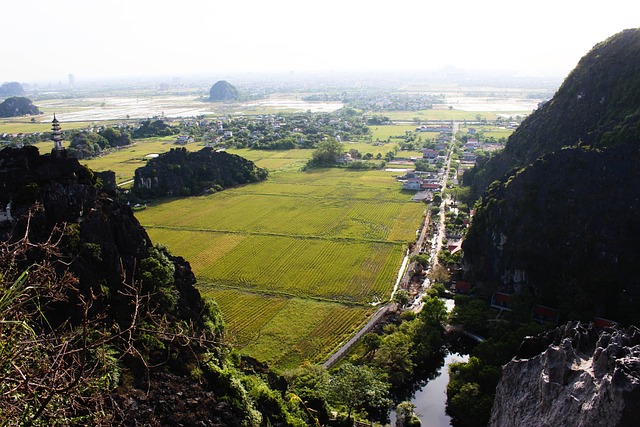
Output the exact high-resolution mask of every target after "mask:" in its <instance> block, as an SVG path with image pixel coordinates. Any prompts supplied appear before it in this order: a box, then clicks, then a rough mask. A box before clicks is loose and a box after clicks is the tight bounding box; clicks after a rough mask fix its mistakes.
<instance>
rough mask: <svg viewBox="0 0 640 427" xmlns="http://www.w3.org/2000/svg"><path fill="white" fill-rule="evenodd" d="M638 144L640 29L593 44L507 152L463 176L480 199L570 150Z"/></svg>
mask: <svg viewBox="0 0 640 427" xmlns="http://www.w3.org/2000/svg"><path fill="white" fill-rule="evenodd" d="M639 139H640V29H629V30H625V31H623V32H621V33H618V34H616V35H614V36H612V37H610V38H609V39H607V40H605V41H603V42H601V43H599V44H597V45H596V46H595V47H594V48H593V49H592V50H591V51H590V52H589V53H588V54H587V55H585V56H584V57H583V58H582V59H581V60H580V62H579V63H578V65H577V66H576V68H575V69H574V70H573V71H572V72H571V73H570V74H569V76H568V77H567V78H566V79H565V81H564V83H563V84H562V85H561V87H560V88H559V89H558V91H557V93H556V94H555V95H554V97H553V98H552V99H551V100H550V101H549V102H547V103H545V104H544V105H542V106H541V107H540V108H539V109H538V110H536V111H535V112H534V113H533V114H531V115H530V116H529V117H528V118H527V119H526V120H525V121H524V122H523V123H522V124H521V125H520V126H519V127H518V128H517V129H516V131H515V132H514V133H513V134H512V135H511V136H510V137H509V140H508V141H507V144H506V147H505V149H504V150H503V151H502V152H501V153H499V154H497V155H495V156H493V157H492V158H491V159H489V160H488V161H486V162H484V163H482V164H480V165H478V166H477V167H475V168H474V169H472V170H470V171H469V172H468V173H467V174H465V183H466V184H467V185H469V184H470V185H472V188H473V193H474V194H475V195H476V196H478V195H480V194H481V193H482V191H484V189H486V188H487V187H488V186H489V184H490V183H491V182H493V181H494V180H496V179H502V177H503V176H504V175H505V174H507V173H508V172H509V171H511V170H512V169H517V168H521V167H523V166H526V165H528V164H530V163H532V162H533V161H535V160H536V159H537V158H538V157H540V156H542V155H544V154H548V153H550V152H553V151H557V150H560V149H562V148H563V147H568V146H576V145H580V146H595V147H607V146H610V145H613V144H616V143H618V142H621V141H622V142H637V141H638V140H639Z"/></svg>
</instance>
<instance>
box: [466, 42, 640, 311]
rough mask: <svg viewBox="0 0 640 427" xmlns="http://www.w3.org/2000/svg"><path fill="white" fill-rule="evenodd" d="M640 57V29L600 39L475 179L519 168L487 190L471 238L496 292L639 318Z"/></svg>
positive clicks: (489, 287) (482, 276)
mask: <svg viewBox="0 0 640 427" xmlns="http://www.w3.org/2000/svg"><path fill="white" fill-rule="evenodd" d="M639 53H640V30H626V31H623V32H622V33H619V34H617V35H615V36H613V37H612V38H610V39H608V40H607V41H605V42H603V43H600V44H598V45H597V46H596V47H595V48H594V49H593V50H592V51H591V52H590V53H589V54H587V55H586V56H585V57H584V58H583V59H582V60H581V61H580V63H579V64H578V66H577V67H576V69H575V70H574V71H573V72H572V73H571V74H570V76H569V77H568V78H567V80H566V81H565V82H564V83H563V85H562V87H561V88H560V90H558V93H557V94H556V95H555V96H554V98H553V99H552V100H551V101H549V103H547V104H546V105H545V106H543V107H542V108H540V109H539V110H538V111H536V112H535V113H534V114H533V115H532V116H531V117H530V118H529V119H527V120H525V121H524V122H523V124H522V126H521V127H520V128H519V129H518V131H516V133H515V134H514V135H513V136H512V137H511V138H510V140H509V142H508V143H507V147H506V148H505V150H504V151H503V152H502V153H500V154H498V155H496V156H494V157H493V158H492V159H490V160H489V161H488V162H487V163H486V164H485V165H481V166H479V167H477V168H476V169H475V175H473V174H472V175H471V178H473V179H474V180H475V181H474V183H475V184H476V186H478V185H480V183H481V182H483V180H484V179H487V178H489V177H492V176H494V174H495V173H496V171H497V170H498V169H500V168H503V169H502V170H503V171H506V170H508V169H506V168H507V167H512V166H514V165H516V166H517V165H520V166H519V169H513V170H511V172H510V173H508V174H507V175H505V176H503V177H502V178H501V179H499V180H496V181H494V182H493V183H492V184H491V185H490V186H489V188H488V190H487V191H486V192H485V194H484V196H483V198H482V200H481V203H479V204H478V205H477V206H476V207H477V209H476V215H475V217H474V219H473V222H472V224H471V228H470V230H469V233H468V235H467V239H466V241H465V242H464V245H463V248H464V254H465V258H464V259H465V262H466V263H467V265H468V266H469V267H470V268H469V272H470V273H471V277H472V279H473V280H474V281H475V282H476V283H478V284H481V285H482V288H483V290H484V292H485V293H486V294H487V295H490V293H491V292H492V291H493V290H496V289H497V290H501V291H503V292H507V293H511V292H521V291H523V290H530V291H531V292H532V294H533V296H534V299H535V302H537V303H540V304H543V305H548V306H552V307H555V308H558V309H560V311H561V315H562V316H563V317H564V318H566V319H571V320H578V319H579V320H590V319H592V318H593V317H594V316H598V317H605V318H612V319H615V320H618V321H623V322H629V323H637V322H639V321H640V317H639V316H638V315H637V314H636V313H635V310H634V307H635V304H636V303H637V300H638V298H639V296H640V280H639V279H638V278H639V277H640V274H639V273H640V271H639V270H638V268H637V262H635V261H634V260H636V259H637V258H638V256H639V255H640V247H639V246H638V243H637V242H638V241H639V239H640V222H638V218H639V216H638V210H639V209H640V205H639V201H638V196H637V195H638V194H639V191H640V167H639V166H640V164H639V163H638V162H639V160H640V125H639V123H640V121H639V118H640V84H639V83H640V56H639V55H638V54H639ZM536 159H537V160H536ZM508 165H510V166H508ZM465 178H467V177H465ZM476 188H478V187H476Z"/></svg>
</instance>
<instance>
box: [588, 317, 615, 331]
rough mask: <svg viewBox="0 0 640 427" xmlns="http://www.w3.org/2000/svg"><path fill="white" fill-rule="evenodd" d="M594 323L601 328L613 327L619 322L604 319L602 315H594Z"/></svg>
mask: <svg viewBox="0 0 640 427" xmlns="http://www.w3.org/2000/svg"><path fill="white" fill-rule="evenodd" d="M593 324H594V325H596V327H598V328H600V329H605V328H611V327H613V326H616V325H617V324H618V322H614V321H613V320H609V319H603V318H602V317H594V318H593Z"/></svg>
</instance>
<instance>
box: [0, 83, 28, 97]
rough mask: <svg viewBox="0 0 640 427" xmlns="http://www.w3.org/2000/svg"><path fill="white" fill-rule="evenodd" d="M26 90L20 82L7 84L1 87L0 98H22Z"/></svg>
mask: <svg viewBox="0 0 640 427" xmlns="http://www.w3.org/2000/svg"><path fill="white" fill-rule="evenodd" d="M22 95H24V88H23V87H22V85H21V84H20V83H18V82H5V83H2V85H0V96H22Z"/></svg>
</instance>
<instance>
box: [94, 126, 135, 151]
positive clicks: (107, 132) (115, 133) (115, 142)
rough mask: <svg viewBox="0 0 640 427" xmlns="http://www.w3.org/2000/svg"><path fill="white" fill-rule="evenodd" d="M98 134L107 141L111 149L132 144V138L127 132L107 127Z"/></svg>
mask: <svg viewBox="0 0 640 427" xmlns="http://www.w3.org/2000/svg"><path fill="white" fill-rule="evenodd" d="M98 134H99V135H100V136H101V137H103V138H104V139H106V140H107V141H108V143H109V146H110V147H122V146H124V145H129V144H131V137H130V136H129V134H128V133H127V132H126V131H123V130H120V129H116V128H112V127H107V128H105V129H103V130H101V131H99V132H98Z"/></svg>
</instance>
